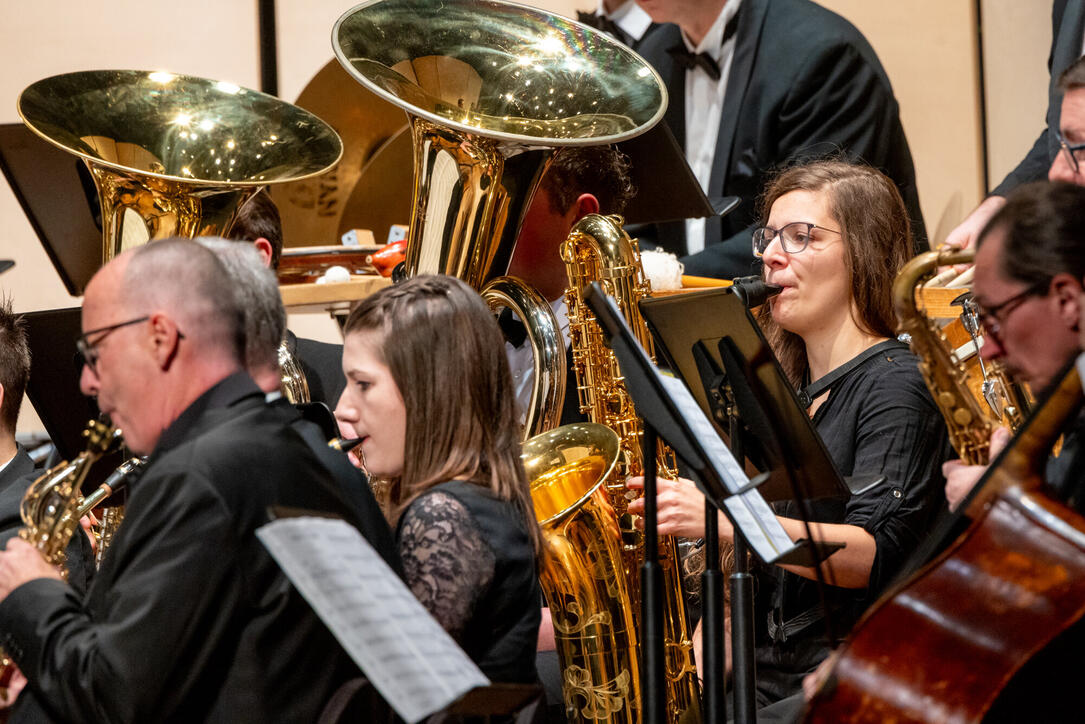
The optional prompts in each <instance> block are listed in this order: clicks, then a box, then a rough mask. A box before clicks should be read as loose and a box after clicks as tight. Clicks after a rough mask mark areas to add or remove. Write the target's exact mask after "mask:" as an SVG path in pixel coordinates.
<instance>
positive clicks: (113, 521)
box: [75, 456, 147, 568]
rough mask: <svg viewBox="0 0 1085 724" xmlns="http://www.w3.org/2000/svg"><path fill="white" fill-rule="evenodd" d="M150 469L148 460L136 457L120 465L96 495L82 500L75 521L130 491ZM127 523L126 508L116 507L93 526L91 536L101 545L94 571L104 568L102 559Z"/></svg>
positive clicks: (110, 508) (98, 489)
mask: <svg viewBox="0 0 1085 724" xmlns="http://www.w3.org/2000/svg"><path fill="white" fill-rule="evenodd" d="M146 465H147V458H146V456H144V457H133V458H129V459H128V460H125V461H124V462H123V463H121V465H120V467H118V468H117V469H116V470H114V471H113V472H112V473H110V475H109V477H108V478H106V479H105V482H103V483H102V484H101V485H99V486H98V487H97V489H95V490H94V492H93V493H91V494H90V495H88V496H86V497H85V498H83V499H82V500H81V501H80V503H79V508H78V509H77V510H76V513H75V517H76V518H82V517H83V516H84V515H88V514H89V513H90V512H91V511H92V510H94V509H95V508H97V507H98V506H99V505H100V504H101V503H102V502H104V501H105V500H106V499H108V498H110V497H111V496H113V495H114V494H116V493H120V492H122V491H123V490H125V489H126V488H127V487H128V484H129V483H130V482H132V481H133V480H135V479H136V478H138V477H139V476H140V475H142V474H143V469H144V468H145V467H146ZM123 520H124V505H123V504H122V505H113V506H110V507H108V508H106V509H105V510H104V511H103V512H102V519H101V520H100V521H98V523H97V524H96V525H94V526H92V529H91V530H92V533H93V534H94V537H95V539H96V540H97V542H98V545H97V546H96V547H95V551H94V567H95V568H101V567H102V559H103V558H104V557H105V552H106V551H107V550H108V549H109V546H110V545H111V544H112V543H113V537H114V536H115V535H116V534H117V529H118V528H120V526H121V522H122V521H123Z"/></svg>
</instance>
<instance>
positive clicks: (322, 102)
mask: <svg viewBox="0 0 1085 724" xmlns="http://www.w3.org/2000/svg"><path fill="white" fill-rule="evenodd" d="M297 105H298V106H300V107H301V108H305V109H307V110H309V111H311V112H313V113H315V114H317V115H318V116H320V117H321V118H322V119H324V120H325V121H327V122H328V123H329V124H330V125H331V127H332V128H334V129H335V130H336V132H338V133H339V136H340V137H341V138H342V139H343V158H342V160H340V162H339V164H338V165H337V166H336V167H335V168H333V169H331V170H329V171H328V172H327V173H324V174H321V175H318V176H313V177H310V178H307V179H304V180H302V181H297V182H293V183H288V184H283V185H281V186H276V187H273V188H272V189H271V198H272V199H273V200H274V201H275V204H276V205H277V206H278V208H279V214H280V215H281V216H282V222H283V240H284V244H285V246H311V245H314V244H316V245H320V244H337V243H339V236H340V234H342V233H343V232H344V231H346V230H349V229H354V228H363V229H374V230H375V228H374V227H373V226H370V225H369V224H370V223H371V222H370V213H374V214H377V215H378V216H379V215H381V213H382V211H383V210H382V209H381V208H380V207H379V206H378V205H376V204H375V203H374V202H371V201H370V199H369V198H368V197H366V196H362V197H359V196H358V194H357V192H356V188H357V186H358V183H359V180H360V179H361V178H362V176H363V173H364V170H363V169H364V167H365V165H366V164H367V163H368V162H369V161H370V160H371V159H372V157H373V155H374V154H375V153H377V151H378V150H379V149H380V148H382V147H383V146H384V144H386V143H387V142H388V140H389V139H390V138H392V137H393V136H395V135H396V134H397V133H399V132H400V131H402V130H403V129H405V128H406V127H407V116H406V115H405V114H404V112H403V110H402V109H401V108H399V107H398V106H395V105H392V104H391V103H389V102H388V101H386V100H385V99H383V98H381V97H379V96H377V95H376V94H374V93H372V92H371V91H369V90H368V89H366V88H364V87H363V86H361V85H360V84H359V83H358V82H357V81H356V80H354V79H353V78H352V77H351V76H350V75H349V74H348V73H347V72H346V71H345V70H344V69H343V67H342V66H341V65H340V64H339V62H338V61H336V60H334V59H332V60H330V61H328V63H327V64H326V65H325V66H324V67H323V68H321V69H320V71H319V72H318V73H317V74H316V75H315V76H313V79H312V80H310V81H309V83H308V85H306V86H305V88H304V90H302V92H301V95H299V96H298V99H297ZM382 172H383V173H384V174H386V175H385V176H384V177H383V178H382V179H379V180H374V181H372V182H370V183H369V184H368V185H369V186H380V187H381V188H382V189H383V190H387V189H401V190H402V194H403V195H404V199H403V201H402V202H401V203H400V204H399V206H401V207H403V208H409V206H410V193H411V190H410V189H411V174H412V168H411V157H410V152H409V150H408V154H407V157H406V162H405V163H404V164H403V165H402V167H398V166H391V167H387V166H386V167H384V168H383V169H382ZM344 215H347V216H349V217H350V218H351V219H353V221H352V222H346V221H345V219H344ZM408 217H409V215H404V216H400V217H399V218H396V219H395V222H396V223H406V220H407V218H408ZM385 231H387V225H386V226H385ZM378 238H381V237H380V236H379V235H378Z"/></svg>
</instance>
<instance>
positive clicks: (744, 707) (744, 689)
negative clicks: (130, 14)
mask: <svg viewBox="0 0 1085 724" xmlns="http://www.w3.org/2000/svg"><path fill="white" fill-rule="evenodd" d="M730 418H731V419H730V432H731V453H732V454H733V455H734V456H735V459H737V460H743V459H745V455H746V451H745V450H744V446H743V443H742V435H743V430H742V423H741V422H740V421H739V419H738V416H737V414H735V411H734V410H732V414H731V416H730ZM734 547H735V568H734V571H733V572H732V573H731V687H732V689H733V690H734V706H735V711H734V716H735V724H754V722H756V721H757V700H756V698H755V696H754V687H755V677H754V673H755V672H754V662H753V579H752V578H751V577H750V565H749V556H747V555H746V551H747V548H746V541H745V540H744V539H743V538H742V534H741V533H739V531H738V530H736V531H735V535H734Z"/></svg>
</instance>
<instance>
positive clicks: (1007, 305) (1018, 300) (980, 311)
mask: <svg viewBox="0 0 1085 724" xmlns="http://www.w3.org/2000/svg"><path fill="white" fill-rule="evenodd" d="M1041 291H1043V287H1039V286H1031V287H1028V288H1027V289H1024V290H1022V291H1020V292H1018V293H1017V294H1014V295H1013V296H1012V297H1010V298H1009V299H1004V300H1003V301H1001V302H999V303H998V304H992V305H991V306H987V305H985V304H980V303H979V302H976V314H977V315H978V316H979V319H980V322H982V323H983V328H984V329H985V330H986V332H987V334H989V335H991V336H992V337H994V338H996V339H998V334H999V332H1000V331H1001V330H1002V325H1003V324H1004V323H1005V322H1006V319H1007V318H1008V317H1009V316H1010V314H1012V313H1013V310H1015V309H1017V308H1018V307H1020V306H1021V305H1022V304H1023V303H1024V301H1025V300H1026V299H1028V298H1029V297H1032V296H1036V295H1037V294H1039V293H1040V292H1041Z"/></svg>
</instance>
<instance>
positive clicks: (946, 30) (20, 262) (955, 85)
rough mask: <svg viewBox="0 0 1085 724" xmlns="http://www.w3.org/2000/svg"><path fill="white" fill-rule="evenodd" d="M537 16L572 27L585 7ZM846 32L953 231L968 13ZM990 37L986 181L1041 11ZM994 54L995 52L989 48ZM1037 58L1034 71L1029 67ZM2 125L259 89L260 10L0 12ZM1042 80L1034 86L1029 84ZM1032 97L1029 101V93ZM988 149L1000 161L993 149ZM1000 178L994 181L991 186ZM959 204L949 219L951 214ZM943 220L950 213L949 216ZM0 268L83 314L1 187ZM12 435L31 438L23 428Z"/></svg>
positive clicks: (1015, 135)
mask: <svg viewBox="0 0 1085 724" xmlns="http://www.w3.org/2000/svg"><path fill="white" fill-rule="evenodd" d="M350 4H351V2H350V0H347V2H331V1H330V0H279V2H278V5H279V14H278V25H279V49H280V67H279V73H280V95H281V96H282V97H283V98H286V99H288V100H289V99H294V98H296V97H297V95H298V93H299V92H300V91H301V89H302V88H303V87H304V86H305V84H306V83H307V82H308V80H309V78H310V77H311V76H312V75H313V74H314V73H315V72H316V71H317V70H318V69H319V68H320V67H321V66H322V65H323V64H324V63H325V62H327V60H328V59H330V58H331V57H332V52H331V45H330V42H331V41H330V35H331V27H332V24H333V23H334V21H335V19H336V18H338V17H339V15H340V14H341V13H342V12H343V11H344V10H346V9H347V8H348V7H349V6H350ZM535 4H537V5H538V6H541V7H546V8H548V9H551V10H554V11H557V12H562V13H564V14H572V13H573V11H574V10H575V9H576V8H582V9H590V8H593V7H594V6H595V3H594V1H593V0H549V1H547V2H537V3H535ZM823 4H825V5H827V6H828V7H830V8H832V9H834V10H836V11H837V12H840V13H841V14H843V15H844V16H845V17H848V18H849V19H851V20H852V21H853V22H854V23H855V24H856V25H857V26H858V27H859V28H860V29H861V30H862V31H863V32H864V33H865V34H866V35H867V37H868V38H869V39H870V40H871V43H872V44H873V45H874V47H875V49H876V50H877V52H878V53H879V55H880V56H881V58H882V60H883V62H884V64H885V66H886V69H887V71H888V73H889V75H890V78H891V79H892V81H893V84H894V88H895V90H896V94H897V97H898V98H899V100H900V104H901V112H902V116H903V119H904V125H905V129H906V131H907V133H908V138H909V142H910V144H911V147H912V153H913V156H914V157H915V160H916V166H917V172H918V176H919V186H920V194H921V201H922V204H923V210H924V214H925V216H926V217H927V223H928V228H929V229H930V230H931V231H932V233H933V232H934V231H935V228H936V227H937V226H938V221H939V219H941V218H942V217H943V216H945V217H946V218H947V219H948V220H949V221H948V222H947V223H952V222H955V221H956V220H957V218H959V217H960V216H961V215H963V213H965V212H967V211H968V210H969V209H970V208H971V206H972V205H974V204H975V203H976V201H978V199H979V198H980V196H981V195H982V192H983V189H982V188H981V175H980V173H981V172H980V169H981V153H982V149H981V148H980V133H979V101H978V97H979V96H978V90H977V88H978V82H977V79H978V72H979V71H978V64H977V63H976V50H975V48H976V32H975V27H976V19H975V17H974V3H973V2H972V0H908V1H907V2H893V3H889V2H871V1H870V0H825V2H824V3H823ZM983 8H984V10H983V12H984V20H985V32H987V33H989V34H991V38H993V39H994V40H993V42H989V43H988V47H989V48H992V47H996V48H997V59H991V58H992V56H990V55H989V60H988V64H987V70H988V81H987V82H988V87H989V88H990V89H991V107H992V108H993V109H996V110H997V113H992V114H991V115H992V116H996V115H997V121H993V122H992V124H991V138H992V147H993V150H992V168H993V170H995V172H997V173H1001V171H997V169H1004V168H1008V167H1009V166H1010V165H1012V162H1013V161H1012V159H1014V158H1016V157H1017V156H1019V154H1020V153H1023V152H1024V150H1025V149H1027V148H1028V146H1029V144H1030V143H1031V141H1032V139H1033V138H1035V135H1036V133H1037V132H1038V131H1039V129H1040V123H1041V122H1042V119H1043V113H1044V106H1045V104H1046V96H1045V95H1044V93H1043V88H1044V87H1046V85H1045V84H1046V80H1045V78H1044V75H1045V72H1046V71H1045V68H1044V66H1043V61H1044V59H1045V58H1046V54H1047V44H1048V42H1049V41H1048V39H1047V38H1046V37H1045V35H1044V33H1045V32H1046V33H1049V32H1050V31H1049V29H1046V30H1045V24H1048V23H1049V17H1050V3H1048V2H1034V1H1032V0H1030V1H1029V2H1020V0H1016V1H1015V0H984V5H983ZM989 40H990V38H989ZM1037 58H1039V64H1038V67H1037ZM0 67H3V68H4V73H2V74H0V122H5V123H7V122H15V121H18V114H17V113H16V110H15V102H16V99H17V97H18V94H19V92H20V91H21V90H22V89H23V88H24V87H26V86H27V85H29V84H30V83H32V82H33V81H35V80H38V79H40V78H43V77H45V76H48V75H52V74H55V73H62V72H67V71H73V70H85V69H92V68H150V69H169V70H173V71H176V72H181V73H188V74H192V75H198V76H205V77H210V78H218V79H222V80H230V81H233V82H235V83H238V84H240V85H243V86H247V87H251V88H255V87H258V86H259V71H258V60H257V50H256V2H255V0H249V1H247V2H246V1H243V0H230V1H229V2H223V1H222V0H216V1H212V0H187V2H184V3H156V2H147V1H146V0H110V1H109V2H106V1H105V0H82V1H81V2H71V1H70V0H38V1H37V2H34V3H15V2H0ZM1037 79H1038V80H1037ZM1037 87H1039V88H1040V90H1039V91H1037V90H1036V88H1037ZM995 146H997V152H995V150H994V147H995ZM994 177H995V173H992V178H994ZM955 199H956V205H955V203H954V200H955ZM947 209H948V211H947ZM0 258H13V259H15V261H16V263H17V266H16V267H15V269H13V270H11V271H9V272H8V273H6V274H4V275H3V276H0V293H4V294H7V295H9V296H11V297H13V298H14V300H15V305H16V308H17V309H19V310H22V311H30V310H37V309H51V308H56V307H62V306H71V305H74V304H78V300H76V299H72V298H71V297H69V296H68V294H67V292H66V291H65V290H64V287H63V285H62V284H61V282H60V280H59V278H58V277H57V275H56V273H55V272H54V271H53V269H52V266H51V265H50V263H49V261H48V259H47V258H46V256H45V253H44V252H43V251H42V249H41V247H40V244H39V243H38V240H37V238H36V236H35V235H34V233H33V231H32V230H31V228H30V225H29V223H28V222H27V221H26V218H25V217H24V216H23V214H22V211H21V209H20V208H19V206H18V203H17V202H16V200H15V198H14V195H13V194H12V192H11V190H10V188H9V187H8V186H7V184H6V183H0ZM291 326H292V327H294V328H296V329H297V330H298V331H300V332H301V333H303V334H308V335H312V336H317V337H321V338H333V337H334V336H335V329H334V326H332V325H331V323H330V321H328V320H326V319H325V318H323V317H322V316H317V317H311V316H310V317H306V318H300V317H295V318H292V319H291ZM25 417H26V419H25V420H24V421H23V422H22V424H21V428H22V429H27V428H36V427H37V425H38V423H37V422H36V420H34V419H33V415H32V414H27V415H26V416H25Z"/></svg>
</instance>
